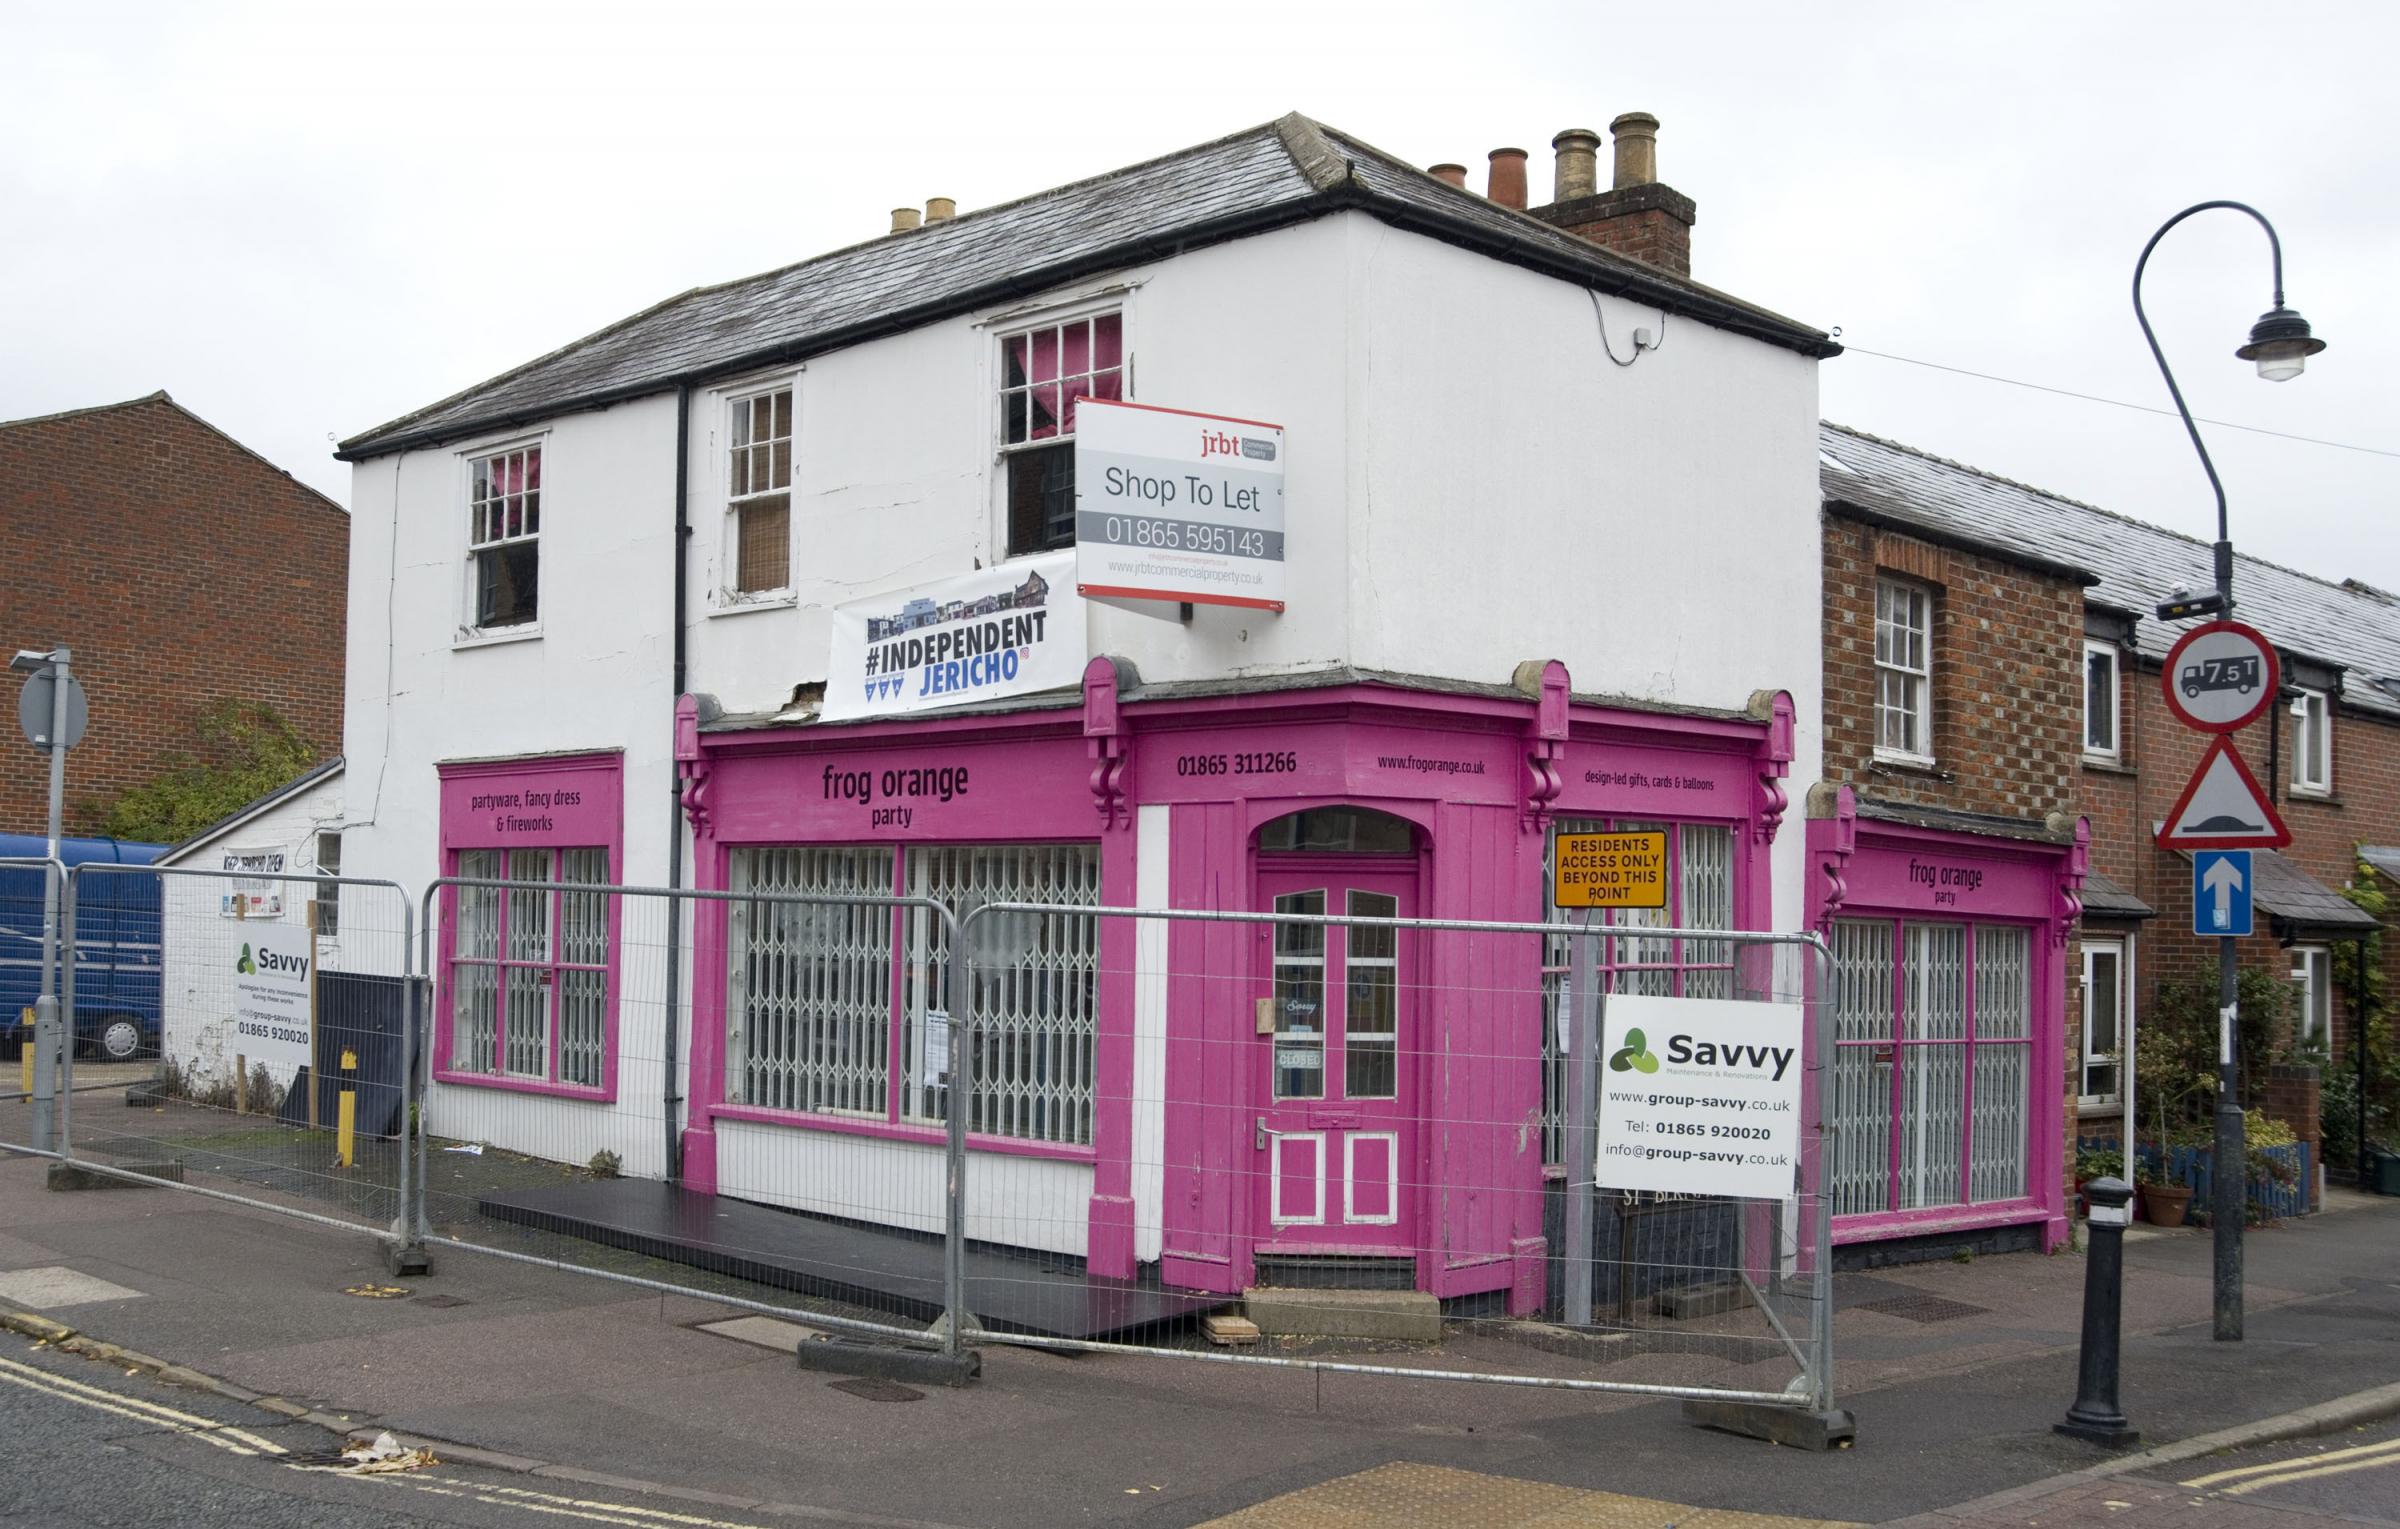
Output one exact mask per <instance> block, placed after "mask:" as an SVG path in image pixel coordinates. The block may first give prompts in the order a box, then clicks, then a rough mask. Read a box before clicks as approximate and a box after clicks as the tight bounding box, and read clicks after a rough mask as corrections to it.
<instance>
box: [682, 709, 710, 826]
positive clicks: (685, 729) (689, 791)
mask: <svg viewBox="0 0 2400 1529" xmlns="http://www.w3.org/2000/svg"><path fill="white" fill-rule="evenodd" d="M675 773H676V774H677V775H678V776H680V777H681V778H682V780H683V816H684V821H686V822H688V823H690V824H691V825H692V832H693V833H696V834H704V833H707V832H708V774H709V761H708V756H707V755H706V754H704V753H702V752H701V749H700V702H699V700H698V699H697V698H696V697H693V696H689V695H685V696H678V697H677V698H676V701H675Z"/></svg>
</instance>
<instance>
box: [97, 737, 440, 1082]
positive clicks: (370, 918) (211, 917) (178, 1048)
mask: <svg viewBox="0 0 2400 1529" xmlns="http://www.w3.org/2000/svg"><path fill="white" fill-rule="evenodd" d="M341 819H342V777H341V775H340V774H339V773H336V774H334V775H331V776H328V777H326V778H325V779H323V780H320V781H318V782H317V783H316V784H314V785H312V786H310V787H309V788H308V789H307V790H305V791H301V792H298V793H296V794H294V795H292V796H290V797H288V798H286V799H285V800H283V801H280V802H277V803H276V804H275V805H274V806H273V807H270V808H268V809H267V810H266V811H265V812H262V813H260V814H258V815H257V816H256V817H253V818H251V819H249V820H248V821H247V822H244V823H241V824H238V825H237V826H235V827H233V828H231V829H228V830H226V831H225V832H223V833H221V834H218V835H217V836H215V837H214V838H210V839H204V840H202V841H200V842H199V843H197V844H194V845H191V846H189V847H188V848H186V849H185V851H184V852H183V853H182V854H181V855H179V856H177V857H176V858H175V859H174V860H172V861H166V862H162V863H161V864H160V865H159V867H158V869H159V872H160V877H159V906H160V910H161V926H162V927H161V947H162V948H161V950H160V953H159V964H160V969H161V977H160V984H161V991H160V1051H161V1055H162V1057H163V1058H164V1059H165V1060H167V1061H170V1062H172V1063H173V1064H174V1065H175V1066H176V1068H177V1069H178V1070H180V1071H181V1072H182V1074H183V1076H184V1077H185V1078H186V1079H187V1080H189V1081H190V1082H191V1083H192V1084H194V1085H197V1086H198V1087H201V1088H206V1087H209V1086H212V1085H214V1084H216V1083H219V1082H227V1081H230V1080H231V1079H232V1077H233V1074H234V1065H233V1063H234V1056H235V1054H236V1051H237V1049H238V1044H237V1042H236V1041H235V1039H234V1036H233V976H232V959H233V956H234V955H235V953H236V948H237V945H238V943H239V942H240V940H241V939H242V937H243V932H244V931H245V930H251V929H255V928H257V927H258V926H259V925H260V924H262V923H267V924H278V925H281V926H282V927H284V928H287V929H302V930H304V929H306V928H307V927H308V902H309V899H310V898H312V897H314V896H316V895H318V894H317V891H316V886H315V883H313V882H306V881H286V882H282V883H279V886H280V889H281V891H282V893H283V912H282V914H281V916H280V917H274V918H263V917H262V918H251V919H239V920H237V919H234V918H231V917H228V916H227V915H226V914H225V912H224V905H223V902H222V899H223V898H224V896H225V895H226V894H227V893H229V892H231V891H232V890H233V886H234V884H233V883H232V882H230V881H227V880H225V879H224V878H223V877H219V876H195V875H189V874H178V872H179V871H180V872H190V871H195V870H204V871H214V870H220V869H222V868H223V865H224V853H225V851H227V850H281V851H283V853H284V867H285V869H286V871H287V872H289V873H290V874H291V875H294V876H312V875H315V874H316V871H317V834H318V833H319V832H320V831H322V830H328V829H337V828H339V827H341ZM345 847H346V845H345ZM345 864H346V861H345ZM344 874H349V873H348V872H347V871H345V873H344ZM94 884H95V885H96V887H97V888H98V892H97V895H99V896H100V897H102V898H105V897H106V895H107V893H106V890H105V888H106V882H105V881H96V882H95V883H94ZM343 890H344V896H343V906H342V913H343V915H344V916H343V919H342V920H341V923H340V927H339V929H338V931H337V932H336V933H334V934H332V935H328V936H326V937H324V938H322V939H320V940H319V941H318V942H317V969H318V970H319V971H321V972H323V971H359V972H382V973H390V974H393V975H397V974H399V973H400V972H402V971H404V970H406V969H407V968H406V967H405V966H404V965H403V964H402V962H403V958H404V955H405V952H404V950H403V945H402V938H401V899H400V898H398V897H396V896H394V895H392V894H390V893H387V892H376V891H372V890H370V889H368V888H365V887H348V888H344V889H343ZM278 1081H280V1082H284V1083H287V1084H288V1083H289V1082H290V1079H288V1078H285V1079H279V1080H278Z"/></svg>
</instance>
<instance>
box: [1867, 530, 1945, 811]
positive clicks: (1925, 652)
mask: <svg viewBox="0 0 2400 1529" xmlns="http://www.w3.org/2000/svg"><path fill="white" fill-rule="evenodd" d="M1887 592H1889V593H1891V594H1897V595H1905V596H1906V597H1908V598H1909V599H1910V600H1912V601H1919V602H1922V611H1923V618H1924V619H1923V624H1922V625H1921V626H1918V625H1915V624H1914V623H1911V624H1909V625H1905V626H1903V625H1899V624H1895V623H1887V622H1886V621H1885V619H1884V605H1885V596H1886V593H1887ZM1933 599H1934V591H1933V588H1932V586H1930V585H1926V584H1920V583H1918V582H1917V581H1916V580H1914V579H1903V578H1897V577H1894V576H1893V575H1891V574H1886V573H1878V574H1877V575H1876V576H1875V638H1876V641H1875V695H1874V698H1873V705H1874V721H1875V757H1876V758H1877V759H1886V760H1891V761H1894V762H1896V763H1900V764H1910V765H1930V764H1932V763H1933V760H1934V755H1933ZM1887 624H1889V625H1892V626H1893V629H1894V630H1898V631H1908V632H1913V633H1914V634H1915V635H1916V636H1917V637H1918V640H1919V650H1920V656H1921V662H1920V663H1919V664H1918V665H1916V666H1914V667H1911V666H1910V665H1908V664H1907V663H1905V662H1902V663H1892V662H1888V661H1887V660H1886V658H1885V656H1884V654H1885V645H1884V642H1883V634H1884V630H1885V628H1886V626H1887ZM1887 674H1889V675H1895V676H1898V677H1899V678H1900V679H1901V680H1902V681H1903V682H1904V683H1910V684H1913V686H1914V694H1913V697H1912V700H1911V704H1910V706H1909V707H1908V712H1909V714H1910V715H1911V716H1912V717H1913V718H1914V721H1915V724H1916V729H1915V730H1916V741H1917V743H1918V745H1919V747H1918V748H1916V749H1905V748H1893V747H1890V746H1888V745H1887V744H1885V743H1884V741H1883V718H1884V713H1885V711H1886V710H1887V709H1893V708H1886V707H1885V705H1884V700H1883V682H1884V676H1885V675H1887Z"/></svg>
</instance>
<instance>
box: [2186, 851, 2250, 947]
mask: <svg viewBox="0 0 2400 1529" xmlns="http://www.w3.org/2000/svg"><path fill="white" fill-rule="evenodd" d="M2192 933H2194V934H2199V935H2210V934H2215V935H2235V936H2243V935H2247V934H2249V933H2250V852H2249V851H2248V850H2246V849H2203V850H2195V851H2193V852H2192Z"/></svg>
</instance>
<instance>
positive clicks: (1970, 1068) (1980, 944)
mask: <svg viewBox="0 0 2400 1529" xmlns="http://www.w3.org/2000/svg"><path fill="white" fill-rule="evenodd" d="M1831 943H1832V946H1833V956H1834V978H1833V991H1832V993H1831V995H1830V1012H1831V1017H1832V1020H1833V1026H1834V1066H1833V1076H1832V1078H1831V1079H1830V1080H1829V1082H1828V1083H1827V1095H1828V1097H1827V1108H1826V1129H1827V1135H1828V1148H1827V1152H1826V1160H1825V1165H1824V1169H1823V1175H1824V1179H1823V1182H1824V1189H1825V1193H1826V1194H1828V1195H1829V1196H1831V1198H1832V1200H1833V1211H1834V1214H1835V1215H1837V1216H1856V1215H1877V1214H1884V1213H1889V1212H1895V1211H1916V1210H1931V1209H1936V1208H1939V1207H1944V1206H1953V1205H1961V1204H1984V1203H1990V1202H1995V1201H2006V1200H2017V1199H2022V1198H2024V1197H2025V1195H2026V1193H2027V1183H2028V1181H2027V1178H2026V1169H2027V1134H2026V1133H2027V1128H2028V1120H2029V1116H2030V1111H2031V1103H2032V1096H2031V1092H2030V1084H2031V1077H2032V1045H2033V1037H2032V1017H2033V1016H2032V999H2033V993H2032V986H2031V971H2032V967H2031V962H2032V941H2031V939H2030V937H2029V935H2028V933H2027V931H2026V930H2025V929H2023V928H2021V927H2017V926H2013V925H2001V924H1937V923H1919V922H1914V921H1892V920H1882V919H1839V920H1836V921H1835V923H1834V927H1833V937H1832V941H1831Z"/></svg>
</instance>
